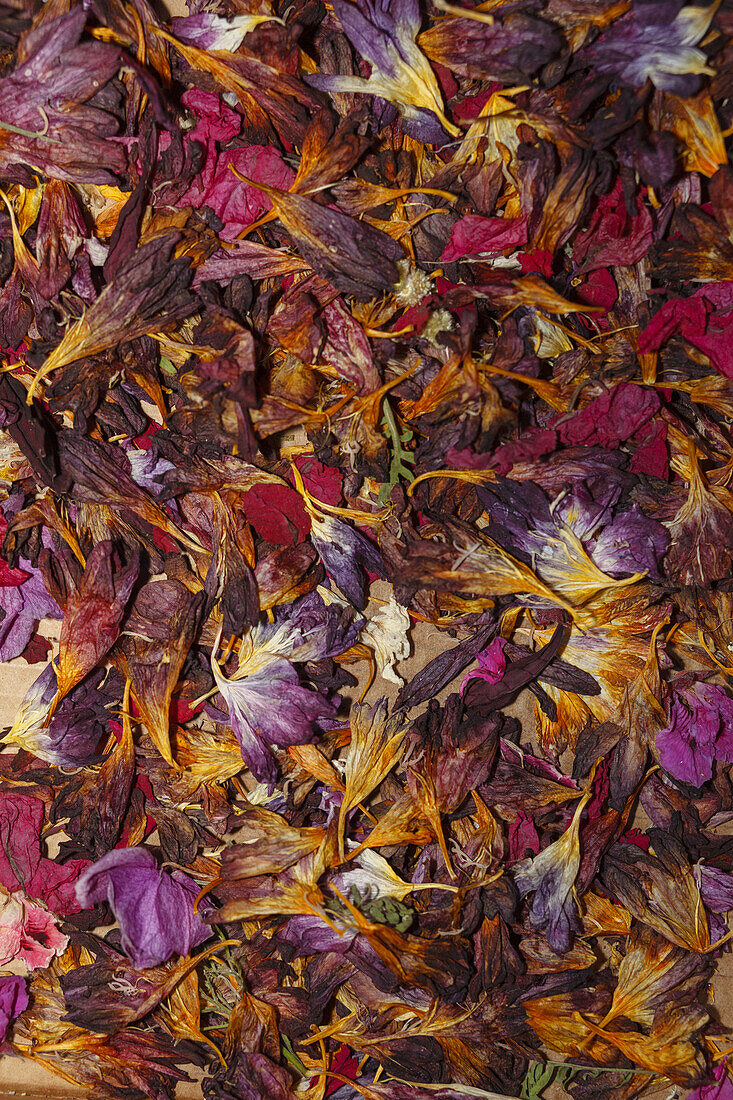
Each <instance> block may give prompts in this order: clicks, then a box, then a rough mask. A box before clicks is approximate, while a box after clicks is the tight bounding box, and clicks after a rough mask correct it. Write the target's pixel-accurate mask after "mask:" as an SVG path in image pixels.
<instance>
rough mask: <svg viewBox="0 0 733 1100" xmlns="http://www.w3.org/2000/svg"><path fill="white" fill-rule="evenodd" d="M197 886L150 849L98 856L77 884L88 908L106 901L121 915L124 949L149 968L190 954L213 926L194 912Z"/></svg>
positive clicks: (137, 963) (140, 965)
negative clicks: (165, 865) (162, 862)
mask: <svg viewBox="0 0 733 1100" xmlns="http://www.w3.org/2000/svg"><path fill="white" fill-rule="evenodd" d="M198 892H199V890H198V886H197V885H196V883H195V882H194V881H193V879H191V878H189V877H188V875H185V874H183V873H182V872H181V871H175V872H174V873H173V874H170V873H169V872H167V871H161V870H160V869H159V868H158V864H157V863H156V861H155V857H154V856H153V855H152V853H151V852H149V851H148V850H147V848H141V847H135V848H115V849H114V850H113V851H111V852H107V854H106V855H105V856H102V858H101V859H98V860H97V861H96V863H93V864H92V865H91V867H88V868H87V870H86V871H85V872H84V873H83V874H82V876H81V878H80V879H79V881H78V882H77V884H76V895H77V898H78V899H79V904H80V905H81V906H82V907H83V908H85V909H87V908H89V907H90V906H92V905H96V904H97V903H98V902H101V901H106V902H108V903H109V906H110V908H111V910H112V912H113V913H114V915H115V918H116V919H117V921H118V923H119V926H120V932H121V934H122V948H123V950H124V951H125V953H126V954H127V955H128V957H129V958H130V960H131V962H132V963H133V965H134V966H136V967H138V968H139V969H145V968H146V967H150V966H158V965H159V964H160V963H164V962H167V960H168V959H170V958H171V956H173V955H183V956H186V955H188V954H190V952H191V950H192V948H194V947H196V946H197V945H198V944H200V943H202V942H203V941H204V940H206V939H208V938H209V936H210V935H211V929H210V928H209V927H208V926H207V925H205V924H204V922H203V921H202V920H201V917H199V916H198V914H197V913H194V911H193V903H194V901H195V900H196V895H197V894H198Z"/></svg>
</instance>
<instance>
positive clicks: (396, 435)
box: [377, 398, 415, 504]
mask: <svg viewBox="0 0 733 1100" xmlns="http://www.w3.org/2000/svg"><path fill="white" fill-rule="evenodd" d="M381 423H382V430H383V431H384V434H385V436H386V438H387V441H388V442H389V443H390V444H391V446H392V458H391V460H390V464H389V481H385V482H384V484H383V485H382V487H381V489H380V490H379V496H378V497H377V503H378V504H386V503H387V501H388V500H389V497H390V493H391V492H392V490H393V489H394V487H395V485H397V484H398V482H399V480H400V478H404V479H405V480H406V481H414V480H415V474H414V473H413V471H412V470H411V469H410V466H411V465H412V463H413V462H414V461H415V456H414V455H413V454H411V452H410V451H408V450H406V448H405V444H406V443H410V442H411V440H412V439H413V437H414V432H413V431H412V430H411V429H410V428H405V429H404V430H403V431H400V429H399V426H398V424H397V421H396V419H395V414H394V412H393V411H392V406H391V405H390V403H389V400H388V398H385V400H384V403H383V405H382V422H381Z"/></svg>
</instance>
